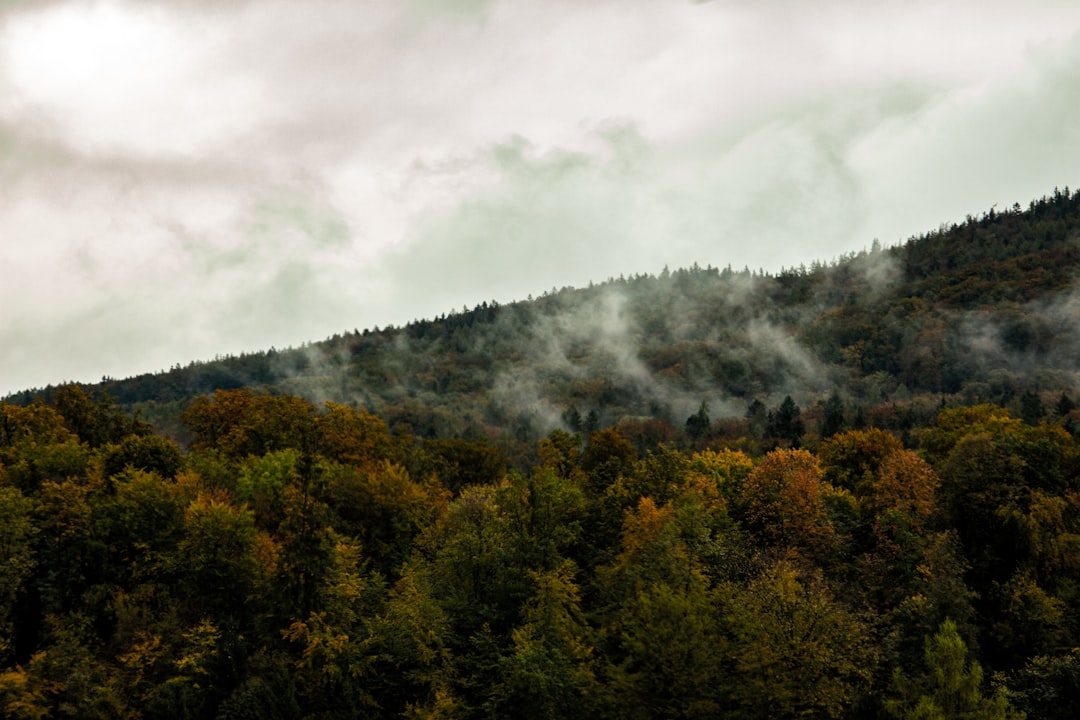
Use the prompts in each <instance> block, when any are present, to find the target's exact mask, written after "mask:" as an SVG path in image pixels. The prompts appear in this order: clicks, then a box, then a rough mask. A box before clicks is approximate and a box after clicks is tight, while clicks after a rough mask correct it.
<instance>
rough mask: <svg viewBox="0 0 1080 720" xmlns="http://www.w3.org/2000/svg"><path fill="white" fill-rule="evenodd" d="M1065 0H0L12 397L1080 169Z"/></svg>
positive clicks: (7, 361)
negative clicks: (38, 388) (946, 0)
mask: <svg viewBox="0 0 1080 720" xmlns="http://www.w3.org/2000/svg"><path fill="white" fill-rule="evenodd" d="M1078 117H1080V3H1077V2H1075V1H1074V0H1025V2H1015V1H1010V2H1005V1H1004V0H950V1H949V2H941V1H940V0H902V1H894V0H876V1H869V2H868V1H867V0H813V1H810V0H713V1H712V2H692V1H691V0H305V1H304V2H302V3H301V2H295V0H0V396H3V395H5V394H7V393H9V392H14V391H18V390H22V389H27V388H32V387H41V386H44V385H47V384H57V383H60V382H65V381H78V382H96V381H99V380H100V379H101V378H102V377H104V376H110V377H115V378H121V377H127V376H131V375H134V374H138V373H143V372H154V371H158V370H164V369H168V368H169V367H171V366H173V365H175V364H181V365H186V364H187V363H188V362H190V361H192V360H201V359H211V358H213V357H214V356H216V355H219V354H220V355H225V354H234V353H240V352H248V351H258V350H264V349H268V348H270V347H277V348H279V349H280V348H284V347H287V346H296V345H299V344H301V343H304V342H306V341H317V340H321V339H323V338H325V337H328V336H330V335H332V334H334V333H338V332H344V331H351V330H353V329H361V330H362V329H364V328H374V327H385V326H387V325H390V324H393V325H401V324H404V323H407V322H409V321H410V320H413V319H418V318H426V317H434V316H438V315H440V314H442V313H444V312H448V311H451V310H454V309H460V308H461V307H463V306H468V307H473V306H475V305H477V304H479V303H480V302H482V301H490V300H497V301H499V302H501V303H505V302H510V301H513V300H518V299H524V298H526V297H527V296H529V295H538V294H541V293H543V292H544V291H547V290H550V289H551V288H553V287H558V288H561V287H564V286H582V285H587V284H588V283H589V282H590V281H595V282H601V281H603V280H606V279H607V278H609V277H617V276H618V275H620V274H627V275H631V274H637V273H658V272H660V271H661V270H662V269H663V267H664V266H669V267H671V268H672V269H674V268H677V267H682V266H688V265H691V264H693V263H694V262H697V263H699V264H701V265H702V266H705V265H713V266H716V267H725V266H727V265H729V264H730V265H732V266H733V267H735V268H736V269H741V268H743V267H750V268H751V269H764V270H767V271H777V270H779V269H781V268H782V267H791V266H797V265H799V264H800V263H806V264H810V263H811V262H813V261H815V260H820V261H828V260H831V259H834V258H836V257H838V256H840V255H842V254H844V253H851V252H857V251H859V250H862V249H865V248H867V247H869V246H870V245H871V244H872V243H873V241H874V240H875V239H877V240H880V242H881V243H882V244H885V245H891V244H896V243H900V242H903V241H905V240H906V239H907V238H909V237H911V236H913V235H917V234H919V233H922V232H924V231H927V230H932V229H935V228H937V227H938V226H940V225H941V224H943V223H951V222H956V221H962V220H963V218H964V217H965V216H966V215H967V214H974V215H978V214H981V213H982V212H983V211H986V210H988V209H989V208H990V207H992V206H994V205H995V204H996V205H997V206H998V207H1008V206H1011V205H1012V204H1013V203H1015V202H1019V203H1021V204H1022V205H1026V204H1027V203H1028V202H1029V201H1030V200H1032V199H1034V198H1037V197H1040V196H1042V195H1045V194H1049V193H1051V192H1052V191H1053V189H1054V188H1055V187H1065V186H1069V187H1071V188H1076V187H1078V186H1080V122H1078V120H1077V118H1078Z"/></svg>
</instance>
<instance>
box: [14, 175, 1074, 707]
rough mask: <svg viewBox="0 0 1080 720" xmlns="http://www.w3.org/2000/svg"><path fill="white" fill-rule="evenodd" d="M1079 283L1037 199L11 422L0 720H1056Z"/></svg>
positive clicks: (1068, 619)
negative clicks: (938, 224)
mask: <svg viewBox="0 0 1080 720" xmlns="http://www.w3.org/2000/svg"><path fill="white" fill-rule="evenodd" d="M1077 253H1080V198H1078V197H1077V196H1075V195H1071V194H1070V193H1069V192H1068V191H1064V192H1055V193H1054V195H1053V196H1052V197H1049V198H1044V199H1042V200H1040V201H1037V202H1034V203H1032V204H1031V205H1030V206H1029V207H1028V208H1027V209H1021V208H1019V207H1014V208H1013V209H1012V210H1010V211H1008V212H1004V213H997V212H993V211H992V212H989V213H986V214H985V215H984V216H982V217H980V218H970V219H969V220H968V221H967V222H965V223H964V224H963V225H958V226H953V227H947V228H946V227H943V228H941V229H940V230H938V231H936V232H933V233H930V234H928V235H926V236H923V237H920V238H914V239H912V240H911V241H910V242H908V243H907V244H906V245H904V246H900V247H896V248H888V249H882V248H879V247H874V248H873V249H871V250H870V251H868V252H864V253H859V254H856V255H853V256H850V257H844V258H841V259H839V260H838V261H837V262H835V263H832V264H830V265H815V266H812V267H810V268H799V269H794V270H791V271H787V272H784V273H781V274H779V275H777V276H769V275H764V274H758V273H751V272H748V271H743V272H737V271H733V270H730V269H723V270H718V269H714V268H704V269H702V268H691V269H688V270H678V271H674V272H667V271H665V272H663V273H661V274H660V275H659V276H657V277H652V276H643V277H635V278H628V279H627V278H622V279H618V280H612V281H609V282H607V283H604V284H602V285H597V286H594V287H591V288H587V289H581V290H562V291H553V292H551V293H549V294H546V295H545V296H543V297H541V298H537V299H535V300H532V301H527V302H520V303H513V304H507V305H498V304H495V303H489V304H485V305H481V306H480V307H478V308H475V309H473V310H469V311H463V312H461V313H454V314H451V315H448V316H446V317H442V318H438V319H435V320H430V321H421V322H415V323H412V324H410V325H408V326H406V327H403V328H387V329H383V330H381V331H365V332H362V333H349V334H346V335H343V336H339V337H335V338H330V339H329V340H326V341H324V342H322V343H317V344H313V345H310V346H307V347H304V348H300V349H294V350H286V351H271V352H267V353H260V354H254V355H245V356H242V357H235V358H224V359H221V360H218V361H215V362H212V363H196V364H192V365H190V366H188V367H184V368H174V369H172V370H170V371H167V372H163V373H159V374H156V375H147V376H142V377H138V378H132V379H129V380H122V381H112V380H106V381H105V382H103V383H102V384H101V385H99V386H96V387H88V388H83V387H80V386H76V385H64V386H59V387H51V388H46V389H44V390H37V391H28V392H27V393H22V394H20V395H18V396H15V397H12V398H8V399H7V400H6V401H4V402H0V714H2V715H3V716H5V717H14V718H22V717H26V718H42V717H79V718H146V719H148V720H149V719H151V718H222V719H225V718H252V717H258V718H290V719H294V718H295V719H299V718H311V719H315V718H397V717H407V718H470V719H471V718H502V717H515V718H516V717H521V718H553V717H557V718H563V717H565V718H598V719H606V718H612V719H614V718H618V719H620V720H621V719H624V718H629V719H634V718H642V719H644V718H656V717H665V718H669V717H670V718H714V717H731V718H747V719H751V718H755V719H756V718H796V717H814V718H946V717H948V718H954V717H956V718H960V717H964V718H1012V717H1022V716H1024V714H1026V715H1027V717H1030V718H1049V719H1050V720H1055V719H1056V718H1072V717H1073V716H1074V715H1075V708H1076V707H1080V650H1078V648H1080V442H1078V439H1077V435H1078V433H1080V411H1078V410H1077V409H1076V407H1075V398H1076V395H1077V379H1078V378H1077V374H1078V372H1080V367H1078V364H1077V359H1076V358H1077V357H1080V355H1078V354H1077V351H1078V349H1080V343H1078V340H1080V338H1078V335H1077V333H1078V330H1077V328H1076V322H1075V320H1076V318H1077V316H1078V313H1077V308H1078V305H1077V295H1076V293H1077V286H1076V273H1077V268H1078V267H1080V265H1078V263H1077V259H1078V258H1077ZM132 410H138V411H139V414H138V415H134V414H132V412H131V411H132Z"/></svg>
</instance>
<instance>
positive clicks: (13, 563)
mask: <svg viewBox="0 0 1080 720" xmlns="http://www.w3.org/2000/svg"><path fill="white" fill-rule="evenodd" d="M33 509H34V505H33V501H32V500H30V499H29V498H26V497H23V494H22V493H21V492H19V490H18V489H17V488H13V487H7V486H4V485H0V662H3V663H5V664H6V661H7V660H8V659H9V658H10V655H11V653H12V650H13V649H14V644H13V642H12V641H13V640H14V632H15V628H16V624H17V623H16V621H17V613H16V603H17V601H18V600H19V599H20V597H21V596H22V595H23V593H25V591H26V587H25V585H26V582H27V581H28V580H29V579H30V577H31V574H32V572H33V570H34V566H35V564H36V558H35V557H34V555H35V553H34V550H33V542H34V538H35V536H36V535H37V527H36V526H35V524H34V521H33V516H32V512H33ZM24 622H25V621H24ZM27 624H29V623H28V622H27Z"/></svg>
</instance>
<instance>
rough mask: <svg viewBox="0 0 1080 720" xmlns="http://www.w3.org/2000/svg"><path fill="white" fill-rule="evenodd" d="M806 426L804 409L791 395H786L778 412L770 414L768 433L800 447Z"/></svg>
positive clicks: (794, 446) (795, 446)
mask: <svg viewBox="0 0 1080 720" xmlns="http://www.w3.org/2000/svg"><path fill="white" fill-rule="evenodd" d="M804 432H806V426H805V425H804V423H803V421H802V411H801V410H799V406H798V405H796V404H795V401H794V400H792V399H791V396H790V395H787V396H785V397H784V401H783V402H782V403H780V407H779V408H777V410H776V412H774V413H770V414H769V426H768V429H767V431H766V435H768V436H770V437H773V438H776V439H777V440H783V441H786V442H787V443H788V444H789V445H790V446H791V447H793V448H797V447H799V442H800V441H801V440H802V436H803V433H804Z"/></svg>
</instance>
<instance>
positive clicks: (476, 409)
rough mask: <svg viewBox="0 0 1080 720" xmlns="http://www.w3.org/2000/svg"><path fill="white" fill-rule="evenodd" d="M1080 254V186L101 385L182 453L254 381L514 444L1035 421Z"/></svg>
mask: <svg viewBox="0 0 1080 720" xmlns="http://www.w3.org/2000/svg"><path fill="white" fill-rule="evenodd" d="M1078 260H1080V194H1072V193H1070V192H1069V191H1068V189H1066V190H1064V191H1055V192H1054V194H1053V195H1051V196H1049V197H1045V198H1043V199H1041V200H1038V201H1035V202H1032V203H1031V204H1030V205H1029V206H1028V208H1027V209H1022V208H1021V207H1020V206H1014V207H1013V208H1012V209H1010V210H1008V211H1006V212H997V211H995V210H991V211H989V212H987V213H985V214H984V215H982V216H981V217H978V218H975V217H969V218H968V220H967V221H966V222H964V223H963V224H961V225H953V226H951V227H942V228H940V229H939V230H937V231H934V232H932V233H929V234H926V235H924V236H922V237H917V238H912V239H911V240H910V241H908V242H907V243H906V244H904V245H901V246H897V247H891V248H884V249H883V248H881V247H879V246H877V245H876V244H875V246H874V248H872V249H871V250H869V251H866V252H861V253H857V254H853V255H850V256H845V257H842V258H840V259H838V260H836V261H835V262H833V263H831V264H827V265H826V264H814V265H812V266H810V267H809V268H806V267H800V268H795V269H791V270H788V271H785V272H783V273H780V274H779V275H775V276H773V275H767V274H763V273H757V272H752V271H749V270H742V271H737V270H732V269H731V268H724V269H718V268H714V267H706V268H701V267H696V266H695V267H693V268H689V269H681V270H676V271H674V272H668V271H667V270H666V269H665V270H664V272H662V273H660V274H659V275H658V276H636V277H630V278H618V279H612V280H609V281H608V282H606V283H603V284H599V285H595V286H592V287H589V288H584V289H576V290H575V289H563V290H554V289H553V290H552V291H551V292H549V293H548V294H545V295H544V296H542V297H539V298H536V299H530V300H528V301H521V302H515V303H510V304H503V305H501V304H498V303H496V302H489V303H482V304H481V305H480V306H478V307H476V308H473V309H472V310H462V311H460V312H452V313H450V314H448V315H445V316H442V317H439V318H435V319H431V320H422V321H416V322H413V323H411V324H409V325H407V326H405V327H400V328H384V329H382V330H377V329H376V330H364V331H363V332H350V333H345V334H343V335H338V336H335V337H332V338H329V339H327V340H325V341H322V342H319V343H314V344H311V345H309V346H306V347H302V348H298V349H292V350H282V351H277V350H270V351H268V352H263V353H254V354H248V355H243V356H239V357H227V358H221V359H218V360H215V361H213V362H205V363H191V364H189V365H187V366H185V367H180V366H176V367H174V368H172V369H170V370H168V371H164V372H161V373H157V374H153V375H143V376H139V377H135V378H130V379H127V380H119V381H116V380H109V379H106V380H105V381H103V382H102V383H101V384H99V385H97V386H93V387H91V388H89V389H90V390H91V391H92V392H105V393H107V394H108V395H109V396H110V397H112V398H113V399H115V400H116V401H117V402H118V403H119V404H120V405H121V406H122V407H124V408H125V409H127V410H129V411H131V410H137V411H138V412H140V413H141V415H142V417H144V418H145V419H147V420H149V421H151V422H153V423H154V424H155V425H157V426H158V427H159V429H161V430H163V431H165V432H167V433H169V434H170V435H171V436H172V437H174V439H177V440H178V441H180V442H186V441H187V439H188V438H187V436H185V435H184V434H183V433H184V430H183V427H182V426H181V424H180V423H179V422H178V418H179V415H180V413H181V412H182V411H183V409H184V408H185V407H186V405H187V403H189V402H190V401H191V399H192V398H194V397H197V396H199V395H203V394H206V393H210V392H213V391H214V390H217V389H237V388H242V387H257V388H263V389H265V390H268V391H270V392H284V393H289V394H293V395H299V396H301V397H305V398H307V399H309V400H312V401H313V402H316V403H319V402H322V401H324V400H333V401H335V402H340V403H343V404H347V405H350V406H354V407H364V408H366V409H367V410H368V411H370V412H373V413H375V414H377V415H379V416H380V417H382V418H384V419H385V420H386V421H387V422H388V423H389V424H390V426H391V428H392V429H393V428H398V427H401V429H403V430H406V431H408V432H411V433H412V434H416V435H420V436H423V437H487V438H490V439H493V440H495V441H496V442H497V443H499V444H500V445H502V446H503V447H509V446H511V445H512V444H514V443H524V444H532V443H535V441H536V440H538V439H539V438H541V437H544V436H545V435H546V434H547V433H548V432H550V431H551V430H552V429H555V428H563V429H567V430H571V431H582V432H588V431H591V430H594V429H598V428H600V427H608V426H611V425H615V424H619V423H624V424H625V423H638V424H639V425H640V424H641V423H643V422H645V421H652V424H653V431H654V432H661V433H662V434H665V437H667V435H670V432H671V431H672V430H676V431H679V430H682V428H683V426H684V424H685V422H686V420H687V418H688V417H690V416H691V415H693V414H695V413H696V412H697V411H698V410H699V408H700V407H701V403H702V402H703V401H704V402H706V403H707V405H708V409H709V413H710V417H711V418H712V419H714V420H715V419H720V418H741V417H743V416H745V415H746V413H747V410H748V408H749V407H750V406H751V404H752V403H753V402H754V401H755V400H757V401H759V402H761V403H763V404H764V405H765V406H766V408H767V409H777V408H778V407H779V405H780V404H781V402H782V400H783V399H784V397H785V396H787V395H790V396H792V397H793V398H794V400H795V401H796V402H797V403H799V405H800V407H802V408H803V409H805V410H810V409H812V408H817V409H818V412H820V411H821V410H822V408H823V403H825V402H826V401H827V400H828V399H829V397H830V396H832V395H833V394H834V393H835V394H836V396H837V399H838V401H839V402H841V403H842V405H843V407H844V412H845V417H846V419H847V420H848V421H849V422H851V421H855V420H860V422H861V421H862V420H865V418H866V417H867V416H868V415H869V414H871V413H873V412H879V413H880V412H887V413H891V412H894V411H893V410H890V409H883V405H882V404H883V403H885V404H893V405H898V406H899V405H904V406H907V405H911V401H912V400H913V399H914V400H919V399H920V398H922V399H925V400H927V403H929V408H930V410H931V411H932V410H933V409H935V408H936V404H937V403H939V402H940V401H941V399H942V398H945V400H946V402H950V403H952V402H955V403H962V404H974V403H978V402H993V403H997V404H1002V405H1007V406H1009V407H1010V409H1011V410H1012V411H1013V413H1014V414H1016V415H1021V414H1023V415H1024V416H1025V417H1026V418H1029V419H1032V418H1034V417H1035V416H1039V417H1041V416H1042V414H1043V413H1045V411H1047V410H1049V409H1050V406H1051V405H1052V404H1053V403H1054V402H1056V400H1057V397H1058V395H1059V394H1060V392H1061V391H1066V392H1070V393H1071V392H1073V391H1074V390H1075V389H1076V388H1077V380H1078V374H1077V371H1078V368H1077V364H1076V358H1077V357H1078V355H1080V324H1078V323H1077V322H1076V321H1075V320H1076V317H1077V316H1078V310H1080V295H1078V291H1077V286H1076V278H1077V272H1078V268H1080V263H1078ZM51 392H52V388H45V389H43V390H37V391H29V392H25V393H21V394H19V395H17V396H15V397H10V398H8V401H9V402H16V403H19V404H25V403H27V402H29V401H30V400H32V399H33V398H34V397H43V398H45V399H48V398H49V396H50V393H51ZM1032 394H1033V395H1035V396H1037V397H1035V398H1032V397H1029V395H1032ZM834 402H835V401H834ZM927 403H922V404H923V405H926V404H927ZM1025 403H1026V405H1025ZM915 405H916V406H919V405H920V403H918V402H916V403H915ZM1022 406H1023V407H1022ZM921 412H922V413H923V414H922V415H921V416H920V417H921V419H923V420H925V419H926V417H927V416H926V413H925V411H921ZM857 416H861V419H860V418H859V417H857ZM578 417H580V418H581V421H580V424H579V423H578V422H577V420H576V419H577V418H578ZM879 422H880V421H879ZM896 422H899V423H903V422H909V421H903V420H898V421H896ZM892 427H893V429H902V428H901V427H900V426H899V425H897V424H895V423H894V425H893V426H892ZM811 429H812V430H815V429H816V426H815V427H812V428H811ZM736 431H737V432H741V430H738V429H737V430H736ZM633 432H634V431H633V430H631V433H633Z"/></svg>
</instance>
